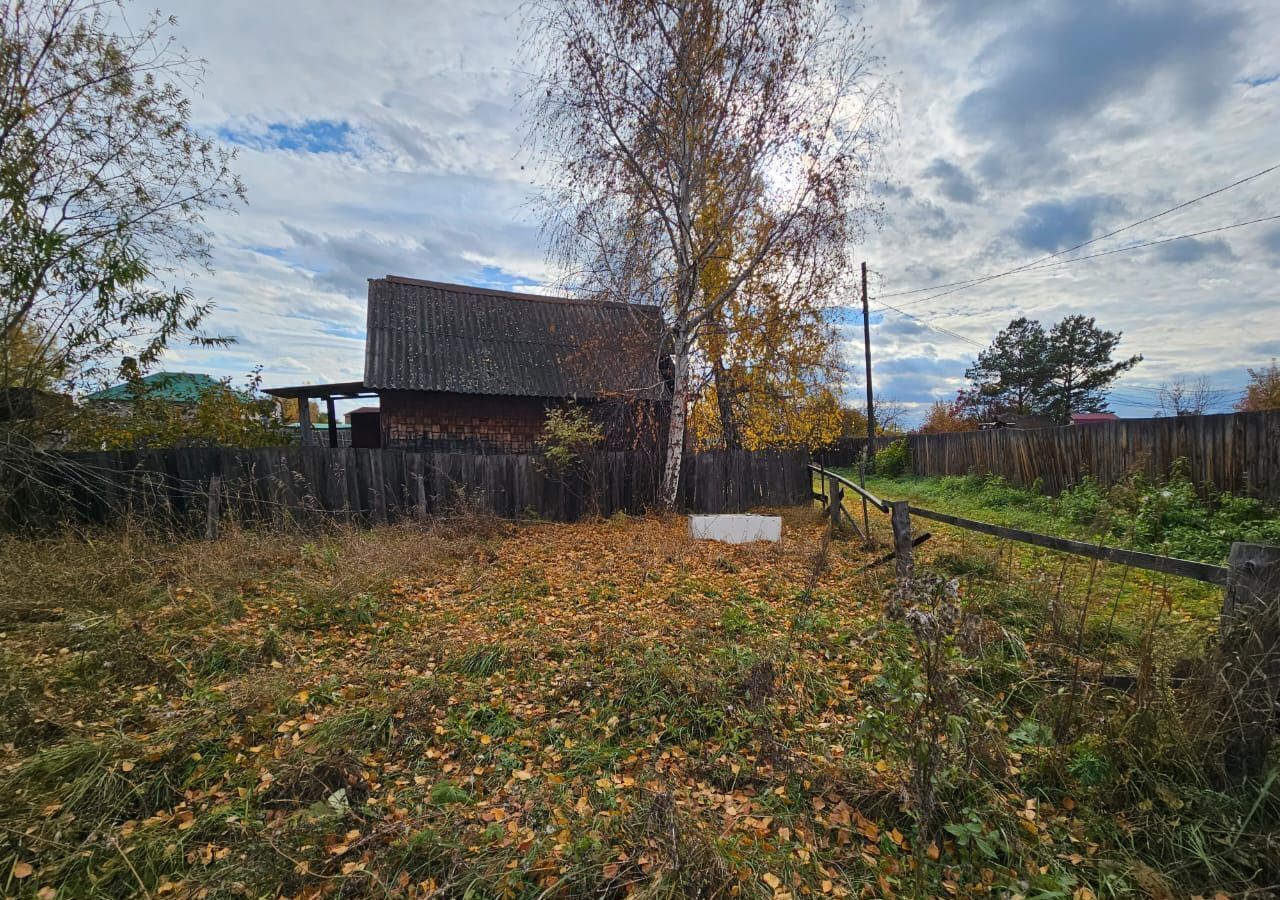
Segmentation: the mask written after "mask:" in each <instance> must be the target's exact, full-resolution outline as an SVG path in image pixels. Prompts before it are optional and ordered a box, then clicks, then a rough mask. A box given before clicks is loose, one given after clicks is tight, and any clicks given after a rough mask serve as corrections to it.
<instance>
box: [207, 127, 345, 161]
mask: <svg viewBox="0 0 1280 900" xmlns="http://www.w3.org/2000/svg"><path fill="white" fill-rule="evenodd" d="M353 134H354V129H353V128H352V127H351V124H350V123H349V122H344V121H341V120H337V119H306V120H304V121H301V122H267V123H265V124H262V123H252V124H248V125H245V126H239V127H233V126H223V127H222V128H219V129H218V137H220V138H221V139H222V140H224V141H227V142H228V143H231V144H238V145H240V146H241V147H248V148H249V149H251V150H262V151H270V150H290V151H296V152H301V153H347V152H349V151H350V150H351V149H352V146H351V138H352V136H353Z"/></svg>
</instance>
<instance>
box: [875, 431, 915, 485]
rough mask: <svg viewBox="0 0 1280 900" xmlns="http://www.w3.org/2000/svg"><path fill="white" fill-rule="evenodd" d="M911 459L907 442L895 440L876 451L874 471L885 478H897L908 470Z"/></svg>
mask: <svg viewBox="0 0 1280 900" xmlns="http://www.w3.org/2000/svg"><path fill="white" fill-rule="evenodd" d="M910 463H911V459H910V456H909V454H908V452H907V442H906V441H905V440H897V441H894V442H893V443H892V444H890V445H889V446H888V447H885V448H883V449H881V450H878V451H877V452H876V463H875V471H876V474H877V475H883V476H884V477H885V478H899V477H901V476H903V475H906V474H907V472H908V471H909V470H910V468H911V466H910Z"/></svg>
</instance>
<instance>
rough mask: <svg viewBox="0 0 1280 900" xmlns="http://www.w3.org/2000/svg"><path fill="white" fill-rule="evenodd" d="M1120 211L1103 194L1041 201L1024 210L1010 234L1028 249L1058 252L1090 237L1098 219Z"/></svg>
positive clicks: (1118, 205) (1119, 206)
mask: <svg viewBox="0 0 1280 900" xmlns="http://www.w3.org/2000/svg"><path fill="white" fill-rule="evenodd" d="M1123 211H1124V204H1123V203H1121V202H1120V200H1119V199H1118V198H1116V197H1112V196H1109V195H1105V194H1094V195H1092V196H1086V197H1076V198H1075V199H1072V200H1045V201H1042V202H1039V203H1033V204H1031V205H1030V206H1028V207H1026V208H1025V209H1024V210H1023V211H1022V215H1021V216H1020V217H1019V218H1018V221H1017V222H1015V223H1014V225H1013V228H1012V229H1010V234H1011V235H1012V236H1013V238H1014V240H1016V241H1017V242H1018V243H1019V244H1021V245H1022V246H1023V247H1025V248H1026V249H1028V250H1044V251H1054V250H1061V249H1062V248H1064V247H1070V246H1072V245H1074V244H1078V243H1080V242H1081V241H1086V240H1088V239H1089V238H1091V237H1093V235H1094V233H1095V231H1096V229H1095V223H1096V222H1097V220H1098V219H1099V218H1100V217H1102V216H1104V215H1116V214H1118V213H1121V212H1123Z"/></svg>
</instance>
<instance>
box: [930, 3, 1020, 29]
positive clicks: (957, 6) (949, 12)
mask: <svg viewBox="0 0 1280 900" xmlns="http://www.w3.org/2000/svg"><path fill="white" fill-rule="evenodd" d="M925 6H926V7H928V8H930V9H932V10H933V14H934V22H935V23H937V24H938V25H942V26H946V27H964V26H969V25H974V24H976V23H978V22H981V21H983V20H985V19H987V18H989V17H991V16H992V14H994V13H997V12H999V13H1002V14H1004V13H1007V12H1008V10H1009V3H1008V2H1007V0H926V3H925Z"/></svg>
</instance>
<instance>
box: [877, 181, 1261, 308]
mask: <svg viewBox="0 0 1280 900" xmlns="http://www.w3.org/2000/svg"><path fill="white" fill-rule="evenodd" d="M1276 169H1280V163H1276V164H1275V165H1273V166H1269V167H1268V168H1265V169H1263V170H1262V171H1261V172H1255V173H1253V174H1252V175H1249V176H1246V177H1244V178H1241V179H1240V180H1239V181H1233V182H1232V183H1231V184H1228V185H1224V186H1222V187H1220V188H1217V189H1215V190H1212V191H1209V193H1207V194H1201V195H1200V196H1199V197H1195V198H1193V199H1191V200H1187V201H1185V202H1183V203H1179V204H1178V205H1177V206H1171V207H1169V208H1168V209H1166V210H1162V211H1160V212H1158V213H1155V214H1154V215H1150V216H1147V217H1146V218H1145V219H1139V220H1138V221H1137V222H1131V223H1130V224H1128V225H1125V226H1124V227H1122V228H1117V229H1115V230H1114V231H1108V232H1107V233H1106V234H1101V235H1098V236H1097V237H1095V238H1090V239H1089V240H1087V241H1082V242H1081V243H1079V244H1076V245H1075V246H1074V247H1067V248H1066V249H1065V250H1058V251H1057V252H1055V253H1050V254H1049V255H1048V256H1042V257H1040V258H1039V259H1033V260H1032V261H1031V262H1029V263H1027V264H1026V265H1024V266H1019V267H1018V268H1016V269H1010V270H1008V271H1007V272H1001V273H999V274H996V275H987V276H983V277H980V278H970V279H967V280H965V281H952V282H949V283H946V284H933V285H929V286H928V287H922V288H914V289H912V290H909V291H895V292H894V293H891V294H884V295H883V296H884V297H905V296H907V295H909V294H923V293H926V292H928V291H935V290H939V289H941V288H952V287H958V286H960V285H970V284H981V283H983V282H984V281H991V280H993V279H996V278H1003V277H1005V276H1006V275H1013V274H1016V273H1018V272H1021V271H1023V270H1024V269H1028V268H1031V267H1032V266H1036V265H1038V264H1039V263H1042V262H1047V261H1048V260H1051V259H1056V258H1058V257H1059V256H1063V255H1065V254H1067V253H1071V252H1073V251H1076V250H1079V249H1080V248H1082V247H1087V246H1089V245H1090V244H1096V243H1097V242H1098V241H1103V240H1106V239H1107V238H1109V237H1115V236H1116V235H1117V234H1122V233H1123V232H1126V231H1129V230H1130V229H1132V228H1137V227H1138V226H1139V225H1145V224H1147V223H1148V222H1154V221H1155V220H1156V219H1159V218H1162V217H1164V216H1167V215H1169V214H1170V213H1175V212H1177V211H1178V210H1180V209H1186V208H1187V207H1188V206H1191V205H1192V204H1194V203H1199V202H1200V201H1201V200H1207V199H1209V198H1210V197H1213V196H1216V195H1218V194H1221V193H1223V192H1224V191H1229V190H1231V189H1232V188H1236V187H1239V186H1240V185H1242V184H1246V183H1247V182H1250V181H1253V180H1254V179H1255V178H1261V177H1262V176H1263V175H1266V174H1268V173H1270V172H1274V171H1275V170H1276Z"/></svg>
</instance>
